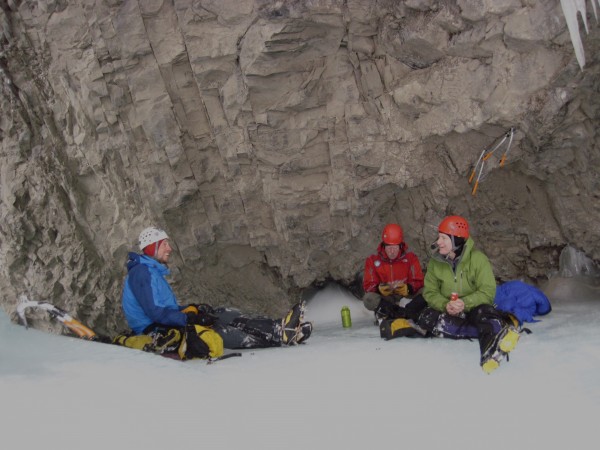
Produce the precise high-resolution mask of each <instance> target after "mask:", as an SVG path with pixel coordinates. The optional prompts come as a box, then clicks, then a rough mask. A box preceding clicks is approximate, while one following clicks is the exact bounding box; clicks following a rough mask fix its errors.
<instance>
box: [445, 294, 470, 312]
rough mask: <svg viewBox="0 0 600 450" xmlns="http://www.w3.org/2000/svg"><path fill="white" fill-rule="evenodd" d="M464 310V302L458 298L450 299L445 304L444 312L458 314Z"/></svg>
mask: <svg viewBox="0 0 600 450" xmlns="http://www.w3.org/2000/svg"><path fill="white" fill-rule="evenodd" d="M464 310H465V303H464V302H463V301H462V300H461V299H460V298H458V299H456V300H452V301H451V302H448V303H447V304H446V312H447V313H448V314H450V315H451V316H458V315H459V314H460V313H462V312H463V311H464Z"/></svg>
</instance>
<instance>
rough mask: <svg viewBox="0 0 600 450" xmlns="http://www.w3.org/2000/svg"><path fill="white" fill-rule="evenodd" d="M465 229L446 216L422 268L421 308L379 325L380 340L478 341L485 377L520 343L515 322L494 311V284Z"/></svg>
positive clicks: (461, 221) (460, 221) (463, 223)
mask: <svg viewBox="0 0 600 450" xmlns="http://www.w3.org/2000/svg"><path fill="white" fill-rule="evenodd" d="M474 245H475V243H474V241H473V239H472V238H471V237H470V233H469V224H468V222H467V221H466V220H465V219H464V218H463V217H460V216H448V217H446V218H445V219H444V220H442V222H441V223H440V225H439V227H438V238H437V240H436V242H435V243H434V244H433V245H432V250H433V255H432V257H431V259H430V260H429V263H428V265H427V270H426V273H425V286H424V288H423V299H422V300H421V299H417V298H415V299H413V302H419V301H420V303H421V304H422V306H423V308H422V309H421V310H420V311H418V313H417V314H414V313H413V314H412V315H410V316H409V315H405V316H404V317H398V318H397V319H395V320H388V321H384V322H382V324H380V330H381V336H382V337H384V338H386V339H391V338H394V337H398V336H415V335H418V333H417V332H416V331H418V332H419V333H420V334H421V335H427V336H440V337H448V338H452V339H477V340H478V341H479V347H480V351H481V358H480V365H481V367H482V369H483V370H484V371H485V372H486V373H490V372H492V371H493V370H495V369H496V368H497V367H498V366H499V364H500V362H501V361H503V360H504V359H508V358H507V355H508V353H509V352H510V351H511V350H513V349H514V347H515V346H516V344H517V341H518V339H519V335H520V330H519V329H518V321H517V320H516V319H515V318H514V317H512V316H511V315H509V314H506V313H504V312H502V311H499V310H497V309H496V308H494V297H495V294H496V280H495V278H494V273H493V271H492V266H491V264H490V261H489V260H488V258H487V256H486V255H485V254H484V253H483V252H481V251H480V250H477V249H476V248H475V247H474Z"/></svg>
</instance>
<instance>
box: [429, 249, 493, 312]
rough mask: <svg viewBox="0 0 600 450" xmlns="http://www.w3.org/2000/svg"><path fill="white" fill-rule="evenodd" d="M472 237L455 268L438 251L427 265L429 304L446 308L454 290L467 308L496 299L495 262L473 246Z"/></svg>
mask: <svg viewBox="0 0 600 450" xmlns="http://www.w3.org/2000/svg"><path fill="white" fill-rule="evenodd" d="M474 245H475V243H474V242H473V240H472V239H471V238H468V239H467V241H466V242H465V247H464V250H463V252H462V254H461V255H460V257H459V261H458V264H457V266H456V272H455V271H453V270H452V265H451V263H450V262H448V261H447V260H445V259H444V257H443V256H441V255H440V254H439V253H438V254H436V255H434V256H433V257H432V258H431V259H430V260H429V263H428V265H427V272H426V273H425V287H424V288H423V297H425V300H426V301H427V304H428V305H429V306H430V307H432V308H434V309H436V310H438V311H442V312H445V311H446V304H447V303H448V302H449V301H450V296H451V294H452V293H453V292H456V293H458V296H459V298H460V299H461V300H462V301H463V302H465V311H467V312H468V311H470V310H471V309H473V308H474V307H476V306H479V305H483V304H489V305H492V304H493V303H494V297H495V296H496V279H495V278H494V273H493V272H492V265H491V264H490V261H489V259H488V258H487V256H485V254H484V253H483V252H481V251H479V250H477V249H475V248H473V246H474Z"/></svg>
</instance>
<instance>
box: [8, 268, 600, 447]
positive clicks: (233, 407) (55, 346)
mask: <svg viewBox="0 0 600 450" xmlns="http://www.w3.org/2000/svg"><path fill="white" fill-rule="evenodd" d="M544 290H545V292H546V294H547V295H548V297H549V298H550V300H551V302H552V306H553V311H552V312H551V313H550V314H549V315H547V316H544V317H542V318H541V319H542V321H541V322H537V323H532V324H528V326H529V328H530V329H531V330H532V331H533V333H532V334H531V335H524V336H523V337H522V338H521V340H520V342H519V345H518V346H517V348H516V349H515V351H514V352H513V353H512V357H511V360H510V361H509V362H508V363H505V364H503V365H502V366H501V367H500V368H499V369H498V370H497V371H496V372H494V373H493V374H491V375H486V374H484V373H483V372H482V371H481V370H480V368H479V351H478V345H477V343H476V342H470V341H451V340H445V339H408V338H405V339H402V338H400V339H396V340H392V341H383V340H381V339H380V338H379V331H378V328H377V327H375V326H374V325H373V322H372V318H371V315H370V314H368V312H367V311H366V310H364V309H363V308H362V305H361V304H360V302H359V301H358V300H356V299H355V298H354V297H352V296H351V295H350V294H347V293H346V292H344V291H342V290H341V289H340V288H338V287H336V286H330V287H328V288H326V289H325V290H323V291H321V292H319V293H318V294H317V295H316V296H315V297H314V298H313V299H311V300H310V302H309V303H308V309H307V317H308V318H309V319H310V320H313V321H314V325H315V330H314V333H313V336H312V337H311V338H310V339H309V340H308V341H307V343H306V344H305V345H301V346H298V347H292V348H272V349H260V350H246V351H244V352H243V356H242V357H241V358H231V359H228V360H224V361H220V362H218V363H216V364H212V365H207V364H206V362H204V361H188V362H185V363H182V362H179V361H174V360H170V359H167V358H161V357H159V356H156V355H152V354H147V353H143V352H138V351H135V350H130V349H126V348H122V347H116V346H110V345H103V344H99V343H93V342H87V341H83V340H79V339H76V338H68V337H64V336H55V335H48V334H45V333H42V332H40V331H37V330H34V329H28V330H26V329H25V328H23V327H20V326H18V325H15V324H13V323H11V322H10V321H9V319H8V317H7V316H6V314H4V313H1V312H0V411H1V413H2V416H1V417H2V418H1V419H0V436H1V439H2V442H3V445H2V448H10V449H11V450H20V449H31V448H41V449H45V450H53V449H59V448H61V449H62V448H67V449H71V448H85V449H135V450H137V449H140V450H142V449H164V448H170V447H174V446H176V447H179V448H182V447H183V446H185V447H187V448H211V449H236V448H244V449H249V450H255V449H256V450H259V449H260V450H263V449H275V448H277V449H285V450H292V449H303V450H306V449H311V448H314V449H328V448H351V449H354V448H357V449H358V448H377V447H380V446H386V447H390V448H402V447H405V446H406V445H410V446H411V447H412V446H414V445H419V447H420V448H424V449H433V448H447V449H459V448H460V449H480V448H486V449H496V448H498V449H499V448H504V447H508V446H510V447H512V448H536V449H542V448H545V447H551V448H560V447H562V446H563V445H568V446H569V448H572V446H573V445H577V446H578V447H579V446H580V445H582V444H583V448H587V447H589V446H591V444H592V443H593V442H595V441H596V440H597V438H596V436H595V435H596V434H597V433H596V430H595V426H597V419H598V417H599V416H600V377H599V376H598V373H599V372H600V346H599V344H600V327H599V326H598V324H599V323H600V292H599V290H598V288H597V287H593V286H591V285H589V284H585V283H583V282H580V281H578V280H574V279H554V280H552V282H551V283H550V284H549V285H548V286H547V288H545V289H544ZM343 305H348V306H349V307H350V309H351V311H352V319H353V327H352V328H351V329H343V328H342V326H341V319H340V309H341V307H342V306H343ZM6 444H9V445H6Z"/></svg>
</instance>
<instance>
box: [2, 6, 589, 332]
mask: <svg viewBox="0 0 600 450" xmlns="http://www.w3.org/2000/svg"><path fill="white" fill-rule="evenodd" d="M0 6H1V8H0V45H1V47H0V81H1V85H2V89H1V91H2V93H1V95H0V113H1V115H0V176H1V180H0V214H1V217H2V220H0V288H1V289H2V292H3V296H2V300H0V302H1V303H2V306H3V308H4V309H5V310H6V311H8V312H12V311H14V307H15V304H16V301H17V297H18V295H19V294H21V293H23V292H25V293H27V294H28V295H30V297H31V298H33V299H48V300H51V301H53V302H54V303H55V304H57V305H58V306H60V307H62V308H63V309H66V310H68V311H69V312H71V313H72V314H73V315H75V316H77V317H78V318H80V319H81V320H82V321H84V322H86V323H88V324H89V325H91V326H93V327H96V328H97V329H98V330H99V331H101V332H112V331H113V330H119V329H122V328H124V327H125V322H124V319H123V316H122V314H121V311H120V292H121V286H122V280H123V277H124V276H125V262H126V258H127V252H128V251H132V250H137V249H136V247H135V243H136V240H137V236H138V234H139V232H140V231H141V230H142V229H143V228H145V227H146V226H149V225H157V226H160V227H162V228H164V229H166V230H167V232H168V233H169V235H170V237H171V239H172V242H173V244H174V246H175V249H176V250H175V252H174V254H173V263H172V265H171V268H172V271H173V280H172V281H173V284H174V288H175V290H176V292H177V293H178V295H179V299H180V301H181V302H182V303H188V302H199V301H202V302H207V303H211V304H214V305H217V304H227V305H232V306H238V307H242V308H244V309H250V310H253V311H256V312H260V313H265V314H270V315H273V316H276V315H281V314H283V312H284V311H285V310H287V308H288V306H289V305H290V304H291V303H292V302H293V301H295V300H297V299H298V298H299V296H300V295H302V293H303V292H306V290H307V289H309V288H311V287H313V286H318V285H319V284H322V283H324V282H326V281H328V280H335V281H337V282H339V283H342V284H344V285H346V286H352V285H353V283H354V282H355V278H356V274H357V273H358V272H360V271H361V270H362V267H363V262H364V259H365V258H366V257H367V256H368V255H369V254H370V253H371V252H373V251H374V249H375V247H376V245H377V243H378V241H379V237H380V232H381V229H382V228H383V226H384V225H385V224H386V223H387V222H392V221H394V222H398V223H400V224H401V225H402V227H403V228H404V231H405V235H406V240H407V242H408V245H409V247H410V248H411V249H412V250H413V251H414V252H416V253H417V255H418V256H419V257H420V259H421V262H422V263H423V265H424V266H425V265H426V262H427V259H428V254H427V250H428V248H429V243H430V242H431V241H433V240H434V239H435V237H436V226H437V224H438V223H439V221H440V220H441V219H442V218H443V217H444V216H445V215H448V214H460V215H464V216H466V217H467V218H468V219H469V221H470V222H471V224H472V229H473V237H474V239H475V240H476V243H477V244H478V245H479V246H480V247H481V248H482V249H483V250H484V251H485V252H487V254H488V255H489V257H490V259H491V261H492V263H493V266H494V270H495V274H496V276H497V277H498V279H499V280H500V281H502V280H509V279H516V278H521V279H525V280H529V281H535V280H537V279H540V278H543V277H545V276H546V275H547V274H548V273H550V272H552V271H554V270H556V269H557V267H558V258H559V255H560V252H561V250H562V249H563V248H564V247H565V245H571V246H573V247H575V248H578V249H580V250H582V251H583V252H585V254H586V255H587V256H588V257H590V258H591V259H593V260H594V261H596V262H598V261H600V239H599V238H600V226H599V225H598V223H599V219H600V198H599V192H600V177H599V175H598V174H599V173H600V152H599V146H600V137H599V135H598V128H599V127H598V123H599V116H600V76H599V67H600V64H599V61H598V55H599V54H600V53H599V52H598V48H599V44H600V32H599V30H600V27H598V26H597V25H596V23H595V21H594V20H592V19H591V18H590V20H588V23H589V24H590V30H589V33H588V34H586V33H585V32H583V34H582V39H583V42H584V47H585V52H586V65H585V67H584V68H583V70H582V69H580V67H579V65H578V63H577V61H576V59H575V55H574V52H573V46H572V44H571V41H570V39H569V32H568V29H567V26H566V22H565V19H564V17H563V13H562V11H561V8H560V4H559V2H557V1H555V0H493V1H492V0H406V1H392V0H310V1H308V0H280V1H271V0H235V1H234V0H170V1H168V0H144V1H142V0H123V1H120V0H73V1H68V2H67V1H63V0H50V1H48V0H44V1H42V0H39V1H36V0H23V1H18V0H12V1H2V2H0ZM512 127H514V129H515V135H514V140H513V142H512V146H511V148H510V152H509V154H508V155H507V160H506V163H505V165H504V166H503V167H500V164H499V161H500V158H501V156H502V153H503V152H504V151H505V149H506V147H505V146H504V147H500V148H499V149H498V151H497V152H495V153H494V154H493V155H492V157H491V158H490V159H488V160H487V161H486V165H485V166H484V171H483V172H482V179H481V182H480V184H479V186H478V190H477V193H476V195H475V196H473V195H472V194H471V190H472V185H469V183H468V178H469V174H470V171H471V168H472V167H473V164H474V163H475V162H476V161H477V159H478V158H479V156H480V154H481V152H482V150H484V149H486V148H488V149H489V148H491V147H492V146H493V145H494V144H495V143H497V142H498V140H499V139H500V138H501V137H502V136H503V135H504V134H505V133H506V132H507V131H508V130H510V129H511V128H512ZM48 326H49V325H48Z"/></svg>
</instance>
